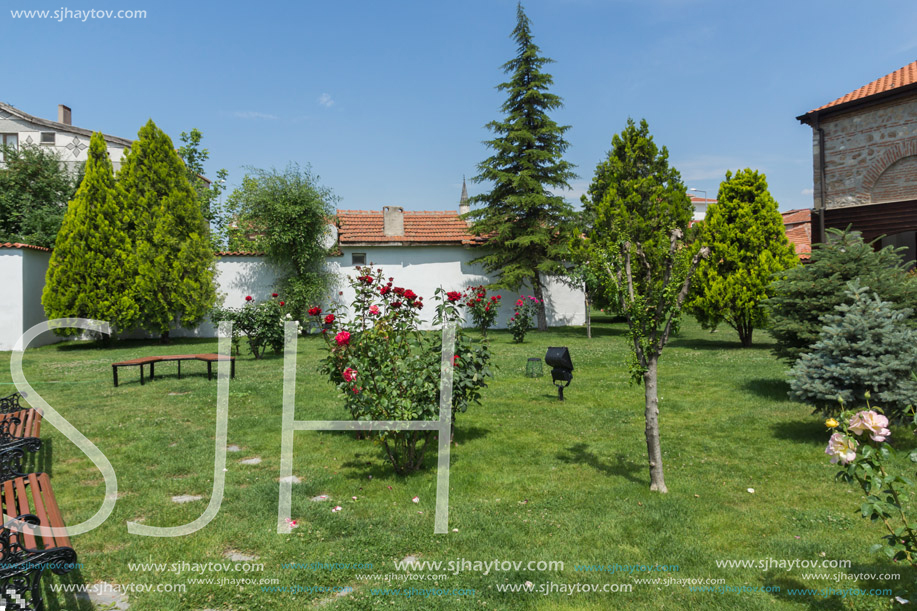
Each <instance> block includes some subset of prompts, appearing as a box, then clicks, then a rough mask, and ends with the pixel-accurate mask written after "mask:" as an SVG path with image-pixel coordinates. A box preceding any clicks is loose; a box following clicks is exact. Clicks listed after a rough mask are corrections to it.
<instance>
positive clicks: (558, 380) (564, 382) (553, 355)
mask: <svg viewBox="0 0 917 611" xmlns="http://www.w3.org/2000/svg"><path fill="white" fill-rule="evenodd" d="M544 362H545V363H547V364H548V367H551V368H552V369H551V381H552V382H553V383H554V386H556V387H557V398H558V400H560V401H563V400H564V388H566V387H567V386H570V382H572V381H573V361H571V360H570V351H569V350H567V349H566V348H548V353H547V354H546V355H545V357H544Z"/></svg>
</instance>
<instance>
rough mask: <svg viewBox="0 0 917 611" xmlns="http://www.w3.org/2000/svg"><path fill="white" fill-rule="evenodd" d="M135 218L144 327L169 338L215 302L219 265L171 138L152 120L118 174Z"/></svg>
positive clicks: (141, 320) (140, 303) (134, 228)
mask: <svg viewBox="0 0 917 611" xmlns="http://www.w3.org/2000/svg"><path fill="white" fill-rule="evenodd" d="M118 180H119V185H120V186H121V187H122V188H123V189H124V192H125V208H126V209H128V210H131V211H132V212H133V214H134V216H133V235H135V236H136V237H135V248H134V252H135V253H136V259H137V278H136V285H135V287H136V294H137V301H138V303H139V305H140V312H141V316H140V326H142V327H143V328H144V329H146V330H147V331H150V332H151V333H159V334H160V335H161V337H162V339H163V341H167V340H168V336H169V329H170V328H171V327H172V325H174V324H176V323H177V324H179V325H181V326H183V327H193V326H194V325H196V324H197V323H198V322H200V320H201V319H202V318H203V317H204V316H205V315H206V314H207V313H208V312H209V311H210V309H211V308H212V307H213V305H214V303H215V301H216V285H215V281H214V276H215V263H214V256H213V251H212V250H211V248H210V241H209V236H208V231H207V224H206V221H205V220H204V216H203V214H202V212H201V207H200V204H199V202H198V198H197V194H196V193H195V191H194V188H193V187H192V186H191V183H190V182H188V176H187V172H186V171H185V166H184V164H183V163H182V161H181V159H180V158H179V156H178V154H177V153H176V152H175V147H174V146H173V145H172V140H171V139H170V138H169V136H167V135H166V134H165V132H163V131H162V130H161V129H159V128H158V127H156V124H155V123H153V121H152V120H150V121H149V122H147V124H146V125H144V126H143V127H142V128H141V129H140V132H139V133H138V139H137V140H135V141H134V143H133V145H132V146H131V149H130V152H129V153H128V154H127V156H126V158H125V160H124V163H123V165H122V167H121V171H120V172H119V174H118Z"/></svg>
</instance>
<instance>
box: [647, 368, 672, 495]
mask: <svg viewBox="0 0 917 611" xmlns="http://www.w3.org/2000/svg"><path fill="white" fill-rule="evenodd" d="M656 358H658V357H656ZM656 358H652V359H650V360H649V362H648V363H647V367H646V372H645V373H644V374H643V388H644V392H645V394H646V451H647V455H648V456H649V463H650V490H653V491H656V492H663V493H665V492H668V489H667V488H666V487H665V478H664V477H663V474H662V448H661V446H660V445H659V398H658V393H657V390H658V389H657V386H656V382H657V378H658V376H657V371H656Z"/></svg>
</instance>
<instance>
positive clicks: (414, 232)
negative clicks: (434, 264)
mask: <svg viewBox="0 0 917 611" xmlns="http://www.w3.org/2000/svg"><path fill="white" fill-rule="evenodd" d="M337 217H338V224H339V227H340V231H339V233H338V240H339V241H340V243H341V244H364V243H373V242H379V243H390V242H400V243H414V244H460V245H461V244H464V245H469V244H477V243H480V242H481V240H480V239H479V238H477V237H475V236H474V235H472V234H470V233H469V232H468V224H467V223H466V222H465V221H464V220H462V219H461V218H459V215H458V213H457V212H451V211H447V212H430V211H409V210H406V211H405V212H404V235H402V236H387V235H385V234H384V233H383V221H382V212H381V211H376V210H338V211H337Z"/></svg>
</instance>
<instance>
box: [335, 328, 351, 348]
mask: <svg viewBox="0 0 917 611" xmlns="http://www.w3.org/2000/svg"><path fill="white" fill-rule="evenodd" d="M334 341H336V342H337V343H338V346H346V345H347V344H349V343H350V333H348V332H347V331H341V332H340V333H338V334H337V335H335V336H334Z"/></svg>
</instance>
